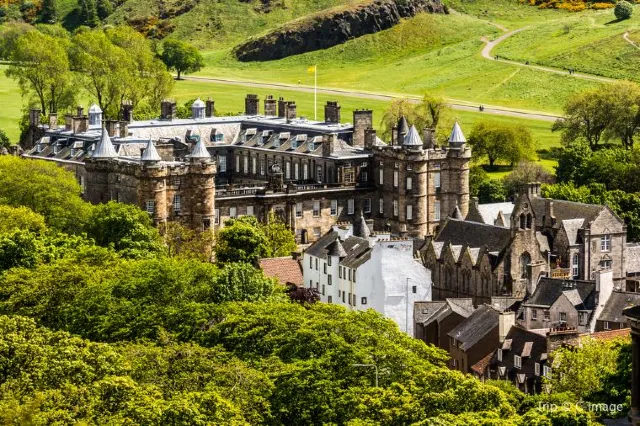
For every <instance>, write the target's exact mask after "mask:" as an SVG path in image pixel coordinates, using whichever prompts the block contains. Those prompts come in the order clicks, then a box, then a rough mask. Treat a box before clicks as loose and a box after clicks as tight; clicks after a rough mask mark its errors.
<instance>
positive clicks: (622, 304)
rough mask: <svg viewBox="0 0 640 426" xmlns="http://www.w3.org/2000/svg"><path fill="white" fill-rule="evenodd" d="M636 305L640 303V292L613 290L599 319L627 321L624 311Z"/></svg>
mask: <svg viewBox="0 0 640 426" xmlns="http://www.w3.org/2000/svg"><path fill="white" fill-rule="evenodd" d="M636 305H640V293H631V292H627V291H613V292H612V293H611V296H609V300H607V303H606V304H605V305H604V308H603V309H602V312H601V313H600V317H599V318H598V319H599V320H600V321H609V322H625V321H626V318H625V317H624V314H623V313H622V311H624V310H625V309H626V308H630V307H632V306H636Z"/></svg>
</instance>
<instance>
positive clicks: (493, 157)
mask: <svg viewBox="0 0 640 426" xmlns="http://www.w3.org/2000/svg"><path fill="white" fill-rule="evenodd" d="M469 144H470V145H471V147H472V148H473V154H474V155H475V156H476V157H477V158H481V157H486V158H487V160H488V161H489V167H493V166H494V164H495V163H496V162H497V161H505V162H507V163H509V164H511V165H512V166H513V165H514V164H516V163H518V162H520V161H523V160H531V159H533V158H532V155H533V154H534V153H535V151H536V146H535V142H534V140H533V137H532V135H531V132H530V131H529V129H526V128H523V127H518V126H513V125H507V124H501V123H497V122H491V121H486V122H480V123H478V124H476V125H475V126H474V127H473V129H472V130H471V133H470V134H469Z"/></svg>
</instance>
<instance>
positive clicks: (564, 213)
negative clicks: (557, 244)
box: [530, 197, 605, 227]
mask: <svg viewBox="0 0 640 426" xmlns="http://www.w3.org/2000/svg"><path fill="white" fill-rule="evenodd" d="M530 200H531V207H532V208H533V212H534V214H535V215H536V218H538V219H542V216H544V215H545V206H546V203H547V201H551V202H553V215H554V216H555V218H556V226H557V227H560V225H561V224H562V222H563V221H565V220H574V219H584V223H585V224H588V223H589V222H591V221H592V220H594V219H595V218H596V217H598V215H599V214H600V212H601V211H602V210H604V209H605V206H601V205H597V204H585V203H576V202H574V201H566V200H553V199H549V198H540V197H532V198H531V199H530Z"/></svg>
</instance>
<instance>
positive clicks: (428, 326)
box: [413, 298, 475, 352]
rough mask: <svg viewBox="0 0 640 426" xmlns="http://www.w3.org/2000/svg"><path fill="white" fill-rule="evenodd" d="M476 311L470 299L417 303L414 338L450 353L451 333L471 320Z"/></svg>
mask: <svg viewBox="0 0 640 426" xmlns="http://www.w3.org/2000/svg"><path fill="white" fill-rule="evenodd" d="M474 310H475V308H474V306H473V302H472V300H471V299H470V298H467V299H445V300H444V301H436V302H425V301H420V302H416V303H415V305H414V310H413V320H414V323H415V328H414V330H415V333H414V337H415V338H416V339H420V340H422V341H423V342H425V343H428V344H431V345H434V346H437V347H439V348H441V349H444V350H445V351H447V352H448V351H449V349H450V346H449V343H450V339H449V332H450V331H451V330H453V329H454V328H455V327H457V326H458V325H459V324H460V323H461V322H462V321H464V320H465V319H467V318H469V315H471V314H472V313H473V311H474Z"/></svg>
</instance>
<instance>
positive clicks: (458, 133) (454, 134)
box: [449, 121, 467, 144]
mask: <svg viewBox="0 0 640 426" xmlns="http://www.w3.org/2000/svg"><path fill="white" fill-rule="evenodd" d="M449 143H458V144H462V143H467V138H465V137H464V134H463V133H462V129H461V128H460V125H459V124H458V122H457V121H456V122H455V124H454V125H453V130H451V136H449Z"/></svg>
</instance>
